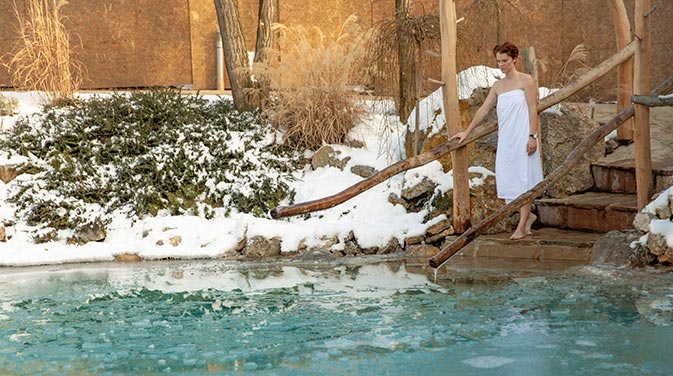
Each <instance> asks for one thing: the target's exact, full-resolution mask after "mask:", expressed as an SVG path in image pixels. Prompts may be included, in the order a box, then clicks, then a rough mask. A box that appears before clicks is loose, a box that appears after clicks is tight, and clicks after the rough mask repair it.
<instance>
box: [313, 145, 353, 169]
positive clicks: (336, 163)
mask: <svg viewBox="0 0 673 376" xmlns="http://www.w3.org/2000/svg"><path fill="white" fill-rule="evenodd" d="M339 154H341V152H340V151H335V150H334V148H332V147H331V146H329V145H325V146H323V147H321V148H320V149H318V151H316V152H315V154H314V155H313V158H311V166H313V169H314V170H315V169H318V168H320V167H325V166H332V167H336V168H338V169H342V170H343V168H344V166H345V165H346V163H348V161H349V160H350V157H346V158H344V159H339V158H338V155H339Z"/></svg>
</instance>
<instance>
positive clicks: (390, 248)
mask: <svg viewBox="0 0 673 376" xmlns="http://www.w3.org/2000/svg"><path fill="white" fill-rule="evenodd" d="M399 248H400V241H399V240H397V238H392V239H390V241H388V244H386V245H385V246H383V247H381V248H379V250H378V251H377V252H376V254H377V255H387V254H390V253H395V252H397V250H398V249H399Z"/></svg>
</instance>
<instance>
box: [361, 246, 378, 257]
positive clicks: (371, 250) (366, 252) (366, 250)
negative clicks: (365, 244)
mask: <svg viewBox="0 0 673 376" xmlns="http://www.w3.org/2000/svg"><path fill="white" fill-rule="evenodd" d="M360 252H362V254H363V255H367V256H370V255H375V254H378V252H379V247H371V248H363V249H361V250H360Z"/></svg>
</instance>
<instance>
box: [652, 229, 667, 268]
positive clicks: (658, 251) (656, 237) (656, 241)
mask: <svg viewBox="0 0 673 376" xmlns="http://www.w3.org/2000/svg"><path fill="white" fill-rule="evenodd" d="M647 248H648V249H649V250H650V253H652V254H653V255H655V256H657V260H658V261H659V262H660V263H664V262H673V248H671V247H669V246H668V244H666V237H665V236H664V235H663V234H659V233H656V232H650V233H649V235H648V236H647Z"/></svg>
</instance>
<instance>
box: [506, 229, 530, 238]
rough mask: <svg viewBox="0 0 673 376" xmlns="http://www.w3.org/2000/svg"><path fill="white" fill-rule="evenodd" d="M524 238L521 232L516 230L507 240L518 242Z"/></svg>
mask: <svg viewBox="0 0 673 376" xmlns="http://www.w3.org/2000/svg"><path fill="white" fill-rule="evenodd" d="M525 237H526V234H525V233H524V232H523V231H519V230H516V231H514V233H513V234H512V236H510V237H509V240H519V239H523V238H525Z"/></svg>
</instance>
